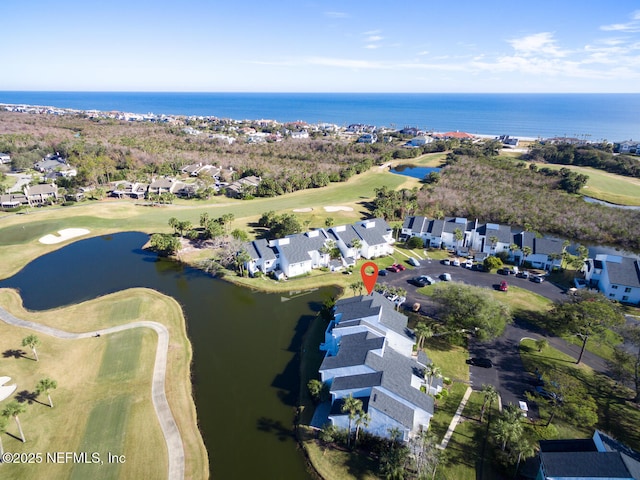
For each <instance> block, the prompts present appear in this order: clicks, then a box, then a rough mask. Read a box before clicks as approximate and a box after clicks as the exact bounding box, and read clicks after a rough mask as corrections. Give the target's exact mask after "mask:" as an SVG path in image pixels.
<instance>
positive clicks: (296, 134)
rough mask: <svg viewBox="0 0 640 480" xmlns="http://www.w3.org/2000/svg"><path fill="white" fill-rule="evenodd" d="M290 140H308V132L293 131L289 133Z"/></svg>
mask: <svg viewBox="0 0 640 480" xmlns="http://www.w3.org/2000/svg"><path fill="white" fill-rule="evenodd" d="M290 135H291V138H294V139H298V140H299V139H305V138H309V132H308V131H307V130H299V131H293V132H291V133H290Z"/></svg>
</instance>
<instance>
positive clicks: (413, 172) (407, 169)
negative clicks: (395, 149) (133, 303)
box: [389, 165, 441, 180]
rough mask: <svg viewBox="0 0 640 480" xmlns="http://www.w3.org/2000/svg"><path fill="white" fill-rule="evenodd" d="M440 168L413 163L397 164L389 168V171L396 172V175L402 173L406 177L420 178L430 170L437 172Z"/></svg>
mask: <svg viewBox="0 0 640 480" xmlns="http://www.w3.org/2000/svg"><path fill="white" fill-rule="evenodd" d="M440 170H441V169H440V168H439V167H416V166H414V165H398V166H397V167H395V168H392V169H391V170H389V171H390V172H391V173H397V174H398V175H404V176H406V177H413V178H419V179H420V180H422V179H423V178H424V177H426V176H427V175H429V174H430V173H431V172H436V173H438V172H439V171H440Z"/></svg>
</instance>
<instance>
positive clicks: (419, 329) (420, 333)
mask: <svg viewBox="0 0 640 480" xmlns="http://www.w3.org/2000/svg"><path fill="white" fill-rule="evenodd" d="M413 331H414V333H415V334H416V340H417V341H418V350H422V348H423V347H424V341H425V340H426V339H427V338H431V337H433V330H432V329H431V327H430V326H429V325H427V324H426V323H424V322H420V323H418V324H417V325H416V328H414V329H413Z"/></svg>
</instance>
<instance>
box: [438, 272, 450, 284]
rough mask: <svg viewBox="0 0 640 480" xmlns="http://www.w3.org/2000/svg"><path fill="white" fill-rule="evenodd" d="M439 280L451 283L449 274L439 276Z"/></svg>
mask: <svg viewBox="0 0 640 480" xmlns="http://www.w3.org/2000/svg"><path fill="white" fill-rule="evenodd" d="M440 280H442V281H444V282H450V281H451V274H450V273H443V274H442V275H440Z"/></svg>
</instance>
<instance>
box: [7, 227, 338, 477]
mask: <svg viewBox="0 0 640 480" xmlns="http://www.w3.org/2000/svg"><path fill="white" fill-rule="evenodd" d="M147 240H148V236H147V235H145V234H142V233H137V232H127V233H121V234H116V235H111V236H104V237H97V238H91V239H86V240H81V241H78V242H75V243H73V244H71V245H69V246H66V247H64V248H62V249H60V250H57V251H55V252H52V253H50V254H48V255H45V256H43V257H40V258H38V259H36V260H34V261H33V262H31V263H30V264H28V265H27V266H26V267H25V268H24V269H23V270H21V271H20V272H18V273H17V274H16V275H14V276H13V277H11V278H8V279H6V280H2V281H0V288H17V289H19V290H20V293H21V295H22V298H23V302H24V306H25V307H26V308H27V309H30V310H44V309H51V308H55V307H59V306H63V305H69V304H73V303H77V302H81V301H85V300H89V299H91V298H95V297H97V296H100V295H106V294H108V293H113V292H116V291H119V290H123V289H127V288H132V287H148V288H152V289H155V290H158V291H160V292H162V293H165V294H167V295H170V296H172V297H174V298H175V299H176V300H177V301H178V302H179V303H180V305H181V306H182V308H183V311H184V313H185V316H186V318H187V329H188V335H189V338H190V340H191V342H192V345H193V350H194V363H193V366H192V368H193V372H192V373H193V382H194V396H195V401H196V407H197V409H198V421H199V425H200V429H201V431H202V434H203V437H204V440H205V444H206V446H207V450H208V452H209V458H210V463H211V474H212V477H215V478H222V479H226V478H281V479H305V478H309V475H308V473H307V472H306V469H305V465H304V460H303V458H302V455H301V453H300V452H298V451H297V450H296V445H295V441H294V438H293V436H292V434H291V427H292V424H293V418H294V417H293V416H294V411H295V405H296V400H297V394H298V389H299V383H300V382H299V378H300V377H299V361H300V359H299V352H300V344H301V341H302V337H303V335H304V333H305V331H306V329H307V327H308V325H309V323H310V322H311V320H312V319H313V318H314V315H315V313H316V312H317V311H318V310H319V308H320V305H321V302H322V301H323V300H324V299H325V298H327V297H329V296H331V295H334V294H335V290H334V289H329V288H325V289H319V290H317V291H315V292H311V293H309V294H306V295H300V296H295V297H292V298H290V299H288V300H287V301H286V302H283V301H282V299H281V295H269V294H265V293H258V292H253V291H250V290H248V289H246V288H240V287H236V286H234V285H231V284H229V283H227V282H223V281H219V280H216V279H213V278H211V276H210V275H208V274H206V273H204V272H201V271H199V270H196V269H193V268H189V267H185V266H183V265H180V264H177V263H175V262H172V261H168V260H165V259H159V258H157V256H156V255H155V254H153V253H150V252H146V251H143V250H141V246H142V245H144V244H145V243H146V241H147ZM248 457H250V458H251V461H248Z"/></svg>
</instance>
